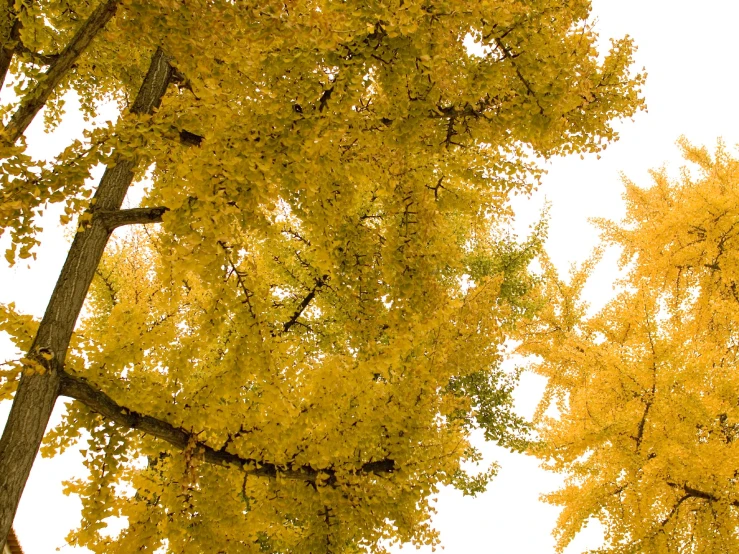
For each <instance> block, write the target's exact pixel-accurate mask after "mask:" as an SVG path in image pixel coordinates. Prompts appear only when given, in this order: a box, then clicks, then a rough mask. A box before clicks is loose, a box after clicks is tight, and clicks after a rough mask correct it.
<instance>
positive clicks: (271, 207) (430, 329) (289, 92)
mask: <svg viewBox="0 0 739 554" xmlns="http://www.w3.org/2000/svg"><path fill="white" fill-rule="evenodd" d="M71 4H74V6H71ZM77 4H79V6H78V5H77ZM463 4H464V5H463V6H462V5H460V3H459V2H458V1H456V0H455V1H450V2H432V3H429V2H420V1H400V2H390V3H375V2H329V1H326V2H313V1H306V2H302V1H298V2H287V3H285V2H282V1H280V2H272V1H263V2H256V3H251V4H246V3H242V2H231V1H225V0H224V1H217V0H215V1H204V0H203V1H192V2H184V3H181V2H176V3H175V2H170V1H164V0H160V1H151V2H136V1H133V0H121V1H119V2H116V1H113V0H111V1H109V2H107V3H105V4H101V5H100V6H99V9H103V7H105V6H107V7H109V8H110V10H112V12H111V14H110V17H108V20H106V21H105V22H103V23H101V24H100V25H99V28H98V30H97V33H98V34H97V35H96V36H95V38H94V40H92V42H91V43H90V45H89V48H87V49H86V50H85V51H84V53H82V54H79V56H78V58H77V59H76V61H75V63H74V67H73V69H70V70H69V73H66V74H65V75H64V77H63V78H62V79H61V80H60V81H59V83H58V86H57V87H56V88H55V89H54V91H53V93H51V92H49V96H48V99H47V100H45V101H44V102H42V104H44V105H45V107H46V111H45V112H44V116H45V117H46V118H47V120H48V122H49V124H50V125H54V124H55V123H56V122H57V121H59V120H60V118H62V117H63V116H64V115H63V110H62V102H63V98H64V97H63V93H64V92H66V91H70V90H73V91H75V92H76V93H77V94H78V96H79V97H80V100H81V103H82V106H83V109H84V110H85V112H86V114H87V115H89V116H93V115H95V114H96V113H97V111H96V110H97V109H98V106H99V102H100V101H101V100H102V99H104V98H106V99H112V100H114V101H117V102H119V104H120V107H121V108H122V115H121V117H120V118H119V119H117V120H116V121H113V122H108V123H105V124H101V125H96V126H94V125H91V126H90V128H89V129H88V130H87V131H86V133H85V136H84V139H83V140H79V141H75V142H74V143H72V144H70V145H69V146H68V147H67V148H66V149H65V150H64V151H63V152H62V153H61V154H60V155H59V156H58V157H57V158H56V159H54V160H46V161H39V160H33V159H31V158H30V157H28V156H27V154H26V153H25V150H24V144H23V141H22V139H19V140H17V141H16V138H17V137H15V135H13V132H12V131H13V129H12V128H10V127H8V128H6V129H5V139H6V140H5V144H4V146H3V148H4V149H5V150H4V154H5V157H4V159H3V161H2V164H4V165H3V168H4V172H3V174H2V175H3V176H2V179H3V181H2V186H3V189H2V190H3V192H2V197H0V214H2V221H3V224H4V231H5V232H7V233H9V235H10V237H11V241H12V245H11V247H10V249H9V251H8V254H7V257H8V259H9V261H11V262H13V261H14V260H16V259H17V258H18V257H20V258H27V257H29V256H32V253H33V249H34V248H35V247H36V244H37V227H38V221H39V217H40V214H41V212H42V210H43V209H45V208H46V207H47V206H48V205H49V204H55V203H58V204H61V205H63V206H64V210H65V215H64V216H63V221H73V224H74V225H75V229H76V236H75V241H77V240H78V239H80V237H81V236H82V235H84V233H88V234H92V233H97V232H100V233H105V232H109V231H110V230H111V229H112V228H113V227H115V226H117V225H122V224H123V223H121V222H127V223H146V222H153V221H161V228H159V229H157V230H147V231H146V232H128V233H124V234H123V236H121V237H119V239H118V240H116V241H115V244H114V246H113V247H112V248H109V251H108V253H107V255H106V256H105V257H104V258H103V260H102V262H101V263H100V264H99V265H97V260H96V261H95V262H94V269H95V274H96V279H95V280H94V281H93V282H92V286H91V291H90V295H89V297H88V301H87V311H86V315H85V317H84V318H83V319H82V321H81V322H80V324H79V325H78V327H77V329H76V331H75V333H74V335H72V334H71V328H70V330H69V337H67V338H66V339H64V340H61V339H60V344H63V345H64V346H63V348H61V351H55V350H54V349H46V347H44V346H43V345H41V344H38V340H37V341H36V342H34V329H35V325H36V323H35V322H33V321H31V320H30V319H29V318H28V317H26V316H23V315H20V314H17V313H16V312H15V310H14V309H13V307H12V306H6V307H4V308H3V311H2V319H0V322H2V325H3V329H4V330H5V331H7V332H8V333H10V335H11V336H12V337H13V339H14V340H15V342H16V344H17V346H18V347H19V348H20V349H22V350H30V352H29V354H28V357H27V358H25V361H23V362H21V363H20V364H18V366H17V367H15V368H13V371H15V373H14V372H13V371H9V372H6V380H5V383H4V384H3V389H2V390H3V394H5V395H6V396H7V395H10V394H13V391H14V390H15V387H16V380H15V376H16V373H22V374H23V377H22V378H21V380H20V384H19V385H18V391H21V390H25V388H24V387H33V386H36V385H37V384H43V383H44V382H45V381H44V379H58V381H59V385H58V389H59V391H60V393H61V395H63V396H67V397H71V398H74V399H76V400H77V401H78V402H77V403H75V404H73V405H72V407H71V408H70V409H69V412H68V416H67V418H66V420H65V422H64V423H62V425H61V426H60V427H58V428H57V429H55V430H54V431H52V432H51V433H49V434H48V435H47V437H46V446H45V447H44V451H45V452H46V453H53V452H54V451H56V450H58V449H61V448H65V447H67V446H69V445H70V444H71V443H73V442H74V441H76V440H79V439H80V437H82V440H84V441H86V442H87V443H88V448H87V449H86V456H87V461H86V463H87V466H88V468H89V470H90V478H89V480H85V481H81V482H78V483H72V484H70V486H69V489H70V491H72V492H74V493H77V494H79V495H80V496H81V498H82V499H83V503H84V511H83V522H82V525H81V527H80V528H79V529H78V530H77V531H75V532H73V533H72V535H71V536H70V541H71V542H72V543H74V544H79V545H84V546H86V547H88V548H90V549H91V550H93V551H96V552H122V553H127V552H133V551H138V550H148V551H155V550H157V549H158V548H160V547H166V548H167V549H168V550H169V551H172V552H203V551H208V552H229V553H232V552H233V553H235V552H291V553H296V554H297V553H306V554H307V553H313V554H315V553H318V552H361V551H368V550H371V551H377V552H380V551H382V548H383V546H382V545H383V544H387V542H386V541H391V542H392V541H413V542H416V543H419V544H420V543H433V542H434V540H435V536H434V533H433V530H432V529H431V528H430V526H429V523H428V522H429V517H430V514H431V508H430V506H429V504H428V499H429V496H430V494H431V493H432V492H434V491H435V490H436V489H437V488H438V487H439V486H441V485H443V484H453V485H456V486H458V487H460V488H461V489H463V490H464V491H466V492H470V493H474V492H476V491H479V490H482V489H483V488H484V485H485V482H486V481H487V479H488V478H489V477H490V476H491V475H492V472H483V474H482V475H479V476H475V477H470V476H467V475H465V474H464V473H463V472H462V471H461V469H460V468H461V464H462V462H464V461H469V460H473V461H474V460H476V459H477V457H478V455H477V454H476V452H475V451H474V449H472V448H471V446H470V444H469V442H468V436H469V432H470V431H471V430H472V429H473V428H482V429H483V430H484V432H485V434H486V437H487V438H488V439H490V440H494V441H497V442H499V443H500V444H502V445H503V446H507V447H510V448H518V449H520V448H522V447H523V446H524V439H525V428H526V426H525V424H524V423H523V422H522V421H521V420H520V419H519V418H518V417H516V416H515V414H513V413H512V411H511V397H510V392H511V388H512V380H511V377H510V376H508V375H506V374H505V373H504V372H503V371H502V370H501V369H500V368H499V361H500V346H501V345H502V343H503V342H504V340H505V339H506V337H507V336H508V335H509V334H510V332H511V331H512V330H513V329H514V328H515V326H516V324H517V322H518V321H519V320H520V319H521V318H522V317H523V316H528V315H530V313H531V310H532V308H533V307H534V304H533V303H532V302H533V299H532V298H531V297H530V293H531V290H532V287H533V285H534V279H533V278H532V277H531V275H529V273H528V264H529V262H530V261H531V260H532V259H533V257H534V256H535V255H536V253H537V252H538V251H539V250H540V245H541V240H542V236H543V235H542V233H543V229H541V228H540V229H537V230H536V232H535V233H534V234H533V236H532V237H531V238H530V239H528V240H524V241H523V242H521V243H520V244H519V243H517V242H516V241H514V240H511V239H510V238H509V237H506V236H505V234H504V233H502V232H501V231H500V228H501V224H502V223H504V222H506V221H507V220H508V218H509V217H510V215H511V214H510V209H509V207H508V200H509V197H510V195H511V194H513V193H528V192H529V191H531V190H532V187H534V186H535V185H536V184H537V182H538V178H539V176H540V174H541V169H540V167H539V165H538V163H537V159H536V158H537V156H538V157H549V156H554V155H562V154H570V153H581V152H597V151H600V150H601V149H602V148H604V147H605V145H606V144H607V143H608V142H609V141H611V140H612V139H614V138H615V136H616V135H615V131H614V130H613V127H612V122H613V120H614V119H617V118H620V117H625V116H630V115H632V114H633V113H634V112H635V111H636V110H638V109H640V108H641V107H642V100H641V98H640V97H639V87H640V85H641V83H642V81H643V75H641V74H634V73H632V72H631V69H630V64H631V54H632V50H633V47H632V44H631V42H630V40H628V39H623V40H620V41H616V42H614V43H613V45H612V48H611V49H610V50H608V51H607V52H604V53H603V54H604V56H603V57H599V54H598V52H597V51H596V49H595V40H596V36H595V34H594V33H593V31H592V29H591V27H590V25H589V23H588V22H587V17H588V12H589V2H587V1H584V0H580V1H571V2H565V3H563V2H560V1H553V0H536V1H526V2H523V1H513V2H511V1H499V0H495V1H483V2H470V3H463ZM462 7H463V8H464V9H460V8H462ZM96 9H98V8H96ZM70 10H71V11H72V13H74V14H75V18H74V19H73V20H72V19H70V15H69V14H70ZM97 13H98V12H97V11H95V10H93V9H92V7H91V6H88V4H87V3H85V2H79V3H77V2H68V1H65V2H44V3H39V4H38V6H35V7H34V8H28V7H25V5H24V6H23V7H22V8H21V9H20V11H18V12H17V13H15V14H13V18H14V21H15V23H14V24H13V25H14V28H16V31H15V33H16V34H15V35H13V36H15V37H16V39H15V40H16V42H15V43H13V44H16V47H17V48H18V51H19V53H18V54H17V55H15V56H14V57H13V61H12V64H11V65H10V71H11V74H12V75H13V76H14V78H15V79H16V80H17V83H18V84H17V86H16V88H15V90H16V93H17V94H18V102H17V105H14V106H10V107H9V108H8V111H9V113H10V112H12V110H13V109H16V110H18V111H17V112H16V113H21V111H23V110H26V111H28V110H30V111H33V110H32V108H34V107H38V106H39V98H41V96H42V95H41V92H43V91H44V90H46V88H48V86H47V85H48V83H49V82H50V80H49V79H50V78H49V77H48V75H49V74H50V72H51V71H52V70H53V68H54V67H58V66H55V65H54V64H55V63H57V62H56V61H55V60H56V59H57V58H54V57H53V56H52V57H51V58H49V57H48V55H50V53H53V52H56V51H58V50H60V49H62V47H63V45H64V44H65V43H66V41H68V40H72V41H74V40H76V39H74V37H76V36H78V35H79V34H80V32H81V31H80V29H83V27H84V25H87V23H79V22H81V21H83V20H84V21H86V22H89V21H91V20H92V18H94V17H97V15H96V14H97ZM105 13H106V14H107V13H108V12H105ZM98 15H99V14H98ZM100 17H102V16H100ZM106 17H107V15H106ZM85 18H87V19H85ZM96 21H97V20H96ZM18 22H20V23H21V24H19V25H18ZM84 28H86V27H84ZM75 33H76V34H75ZM11 34H12V33H11ZM70 37H72V38H70ZM18 44H21V46H17V45H18ZM11 51H13V49H12V48H11ZM65 51H66V50H65ZM29 52H30V53H29ZM33 53H35V54H36V56H35V57H34V56H33V55H32V54H33ZM39 53H41V54H43V56H40V55H39ZM152 54H154V58H152ZM157 56H158V57H157ZM162 57H164V58H165V59H166V64H167V68H168V69H167V71H169V72H170V73H171V75H170V76H169V81H168V82H170V83H171V84H172V86H170V87H169V89H167V92H166V94H164V93H163V95H162V97H161V99H160V100H161V102H156V103H150V105H151V109H150V110H148V111H147V110H139V111H137V110H134V109H130V110H129V111H126V108H127V107H130V106H131V99H132V98H133V97H135V96H136V95H138V96H136V97H137V98H139V97H142V96H146V92H147V91H146V87H147V85H146V83H147V81H146V80H145V81H144V83H145V85H144V86H141V90H140V91H139V92H138V93H136V90H137V87H139V86H140V84H141V81H142V77H143V74H144V73H145V72H146V69H145V67H146V64H147V63H149V60H150V59H153V60H154V61H153V62H152V68H154V67H155V62H156V63H161V61H162ZM157 60H159V61H158V62H157ZM44 64H46V66H47V67H48V70H47V71H46V73H42V72H41V70H40V67H43V66H44ZM147 75H148V76H149V75H152V70H150V71H149V72H148V73H147ZM147 79H148V77H147ZM165 85H166V83H165ZM165 88H166V86H165ZM39 90H40V91H41V92H34V91H39ZM29 91H30V92H29ZM133 106H134V107H135V106H136V104H135V103H134V105H133ZM157 106H158V107H157ZM155 108H156V109H155ZM13 117H15V116H13ZM100 163H104V164H106V165H108V167H109V169H110V168H120V167H123V168H126V167H130V168H132V169H131V170H130V171H134V172H135V177H136V178H137V179H138V180H139V181H141V180H142V179H144V177H145V176H146V178H147V179H148V188H147V191H146V193H145V195H144V198H143V200H142V210H141V211H132V210H128V211H124V212H125V213H124V212H122V211H121V210H119V209H118V208H119V207H120V205H119V206H118V207H116V208H115V209H107V211H102V210H101V209H100V207H99V206H96V204H95V203H94V202H93V201H91V200H90V198H91V196H92V195H93V192H94V190H95V187H94V186H92V185H91V183H90V181H89V180H88V178H89V176H90V175H91V172H92V171H93V169H94V168H95V167H97V166H98V164H100ZM126 164H128V165H126ZM121 171H123V170H121ZM101 187H102V185H101ZM99 190H100V189H98V191H99ZM147 218H148V219H147ZM114 222H118V223H117V224H116V225H114ZM103 225H107V226H108V227H106V229H108V228H110V229H108V231H105V230H104V229H102V227H101V226H103ZM105 240H107V235H105ZM75 244H76V243H75ZM73 248H74V247H73ZM91 263H92V262H91ZM85 286H86V285H85ZM60 309H61V308H60ZM76 317H77V314H76V313H75V314H72V321H74V318H76ZM67 319H69V318H67ZM41 326H42V327H43V326H44V323H43V322H42V323H41ZM65 340H66V341H67V342H64V341H65ZM67 344H69V350H68V351H67V350H66V348H67V346H66V345H67ZM47 355H48V356H49V357H48V359H47V357H46V356H47ZM47 362H48V363H47ZM55 364H56V365H55ZM39 386H40V385H39ZM54 386H56V385H54ZM52 388H53V387H52ZM54 390H56V389H54ZM19 395H20V392H19V393H16V400H17V399H18V397H19ZM47 396H48V395H47ZM54 399H55V397H54ZM17 403H18V402H17ZM15 407H16V406H14V409H15ZM19 409H20V408H19ZM27 411H28V408H27ZM11 417H12V414H11ZM5 444H9V442H8V441H6V443H5ZM7 451H8V452H9V451H10V446H8V450H7ZM110 516H123V517H125V518H126V521H127V527H126V528H125V529H124V530H123V531H122V533H121V534H120V536H117V537H110V536H109V535H108V534H106V533H105V532H104V528H105V525H106V522H105V519H106V518H108V517H110Z"/></svg>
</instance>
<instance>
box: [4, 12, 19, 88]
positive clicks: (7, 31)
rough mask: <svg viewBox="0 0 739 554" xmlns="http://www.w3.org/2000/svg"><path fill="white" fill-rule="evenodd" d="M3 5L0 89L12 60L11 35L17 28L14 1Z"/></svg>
mask: <svg viewBox="0 0 739 554" xmlns="http://www.w3.org/2000/svg"><path fill="white" fill-rule="evenodd" d="M4 4H5V5H2V6H0V89H2V87H3V86H4V84H5V77H6V75H7V74H8V68H9V67H10V62H11V60H12V59H13V46H12V44H13V35H14V34H15V33H16V32H17V29H18V27H19V23H18V19H17V17H16V13H15V0H6V1H5V2H4Z"/></svg>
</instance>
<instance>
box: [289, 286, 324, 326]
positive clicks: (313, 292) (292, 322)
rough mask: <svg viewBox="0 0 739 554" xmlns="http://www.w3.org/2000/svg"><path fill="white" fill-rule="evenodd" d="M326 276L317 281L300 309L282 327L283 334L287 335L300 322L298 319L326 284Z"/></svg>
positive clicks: (299, 306)
mask: <svg viewBox="0 0 739 554" xmlns="http://www.w3.org/2000/svg"><path fill="white" fill-rule="evenodd" d="M325 278H326V276H324V277H322V278H320V279H318V280H317V281H316V284H315V285H314V286H313V288H312V289H311V291H310V292H309V293H308V294H307V295H306V297H305V298H303V301H302V302H301V303H300V304H299V305H298V308H297V309H296V310H295V313H294V314H293V315H292V317H290V319H289V320H288V321H286V322H285V325H283V326H282V332H283V333H287V332H288V331H289V330H290V328H291V327H292V326H293V325H295V324H296V323H297V322H298V318H299V317H300V316H301V315H303V312H304V311H305V309H306V308H307V307H308V305H309V304H310V303H311V301H312V300H313V299H314V298H315V297H316V293H317V292H318V289H320V288H321V287H322V286H323V285H324V284H325V281H324V279H325Z"/></svg>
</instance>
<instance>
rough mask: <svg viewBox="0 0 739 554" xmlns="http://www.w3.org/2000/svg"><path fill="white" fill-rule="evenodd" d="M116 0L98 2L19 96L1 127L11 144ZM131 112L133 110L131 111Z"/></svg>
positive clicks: (110, 14)
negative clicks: (34, 83)
mask: <svg viewBox="0 0 739 554" xmlns="http://www.w3.org/2000/svg"><path fill="white" fill-rule="evenodd" d="M119 2H120V0H106V1H104V2H102V3H101V4H100V5H99V6H98V7H97V8H96V9H95V11H93V12H92V14H91V15H90V17H89V18H88V19H87V21H85V22H84V23H83V24H82V26H81V27H80V28H79V29H78V30H77V32H76V33H75V35H74V37H72V40H71V41H70V42H69V44H68V45H67V46H66V48H65V49H64V50H63V51H62V52H61V53H60V54H59V56H58V58H56V59H55V60H54V62H53V63H52V64H51V65H50V66H49V69H48V70H47V71H46V73H44V74H43V75H42V76H41V78H40V79H39V82H38V83H36V86H35V87H34V88H33V90H31V91H30V92H28V94H26V95H25V96H24V97H23V100H22V102H21V105H20V107H19V108H18V109H17V110H16V112H15V113H14V114H13V117H12V118H11V119H10V122H9V123H8V125H7V127H5V129H4V134H5V136H4V139H5V141H6V142H8V143H11V144H12V143H14V142H15V141H17V140H18V138H19V137H20V136H21V135H22V134H23V133H24V132H25V130H26V129H27V128H28V126H29V125H30V124H31V121H33V118H34V117H35V116H36V114H37V113H38V112H39V110H41V108H43V106H44V104H45V103H46V101H47V100H48V99H49V96H50V95H51V93H52V92H53V90H54V88H55V87H56V86H57V85H58V84H59V83H60V82H61V80H62V79H63V78H64V77H65V76H66V75H67V73H68V72H69V70H70V69H71V68H72V66H73V65H74V64H75V62H76V61H77V59H78V58H79V57H80V55H81V54H82V53H83V52H84V51H85V50H86V49H87V47H88V46H89V45H90V43H91V42H92V39H94V38H95V37H96V36H97V34H98V33H99V32H100V31H101V30H102V29H103V27H105V24H106V23H108V21H109V20H110V18H112V17H113V14H115V12H116V9H117V8H118V4H119ZM132 111H134V110H132Z"/></svg>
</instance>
